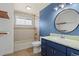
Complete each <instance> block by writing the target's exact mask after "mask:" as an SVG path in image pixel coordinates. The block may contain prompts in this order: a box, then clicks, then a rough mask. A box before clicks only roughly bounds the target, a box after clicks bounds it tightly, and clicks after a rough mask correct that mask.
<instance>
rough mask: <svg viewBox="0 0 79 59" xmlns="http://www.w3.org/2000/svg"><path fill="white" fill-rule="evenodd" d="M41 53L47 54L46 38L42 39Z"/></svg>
mask: <svg viewBox="0 0 79 59" xmlns="http://www.w3.org/2000/svg"><path fill="white" fill-rule="evenodd" d="M41 55H43V56H46V55H47V40H46V39H44V38H42V40H41Z"/></svg>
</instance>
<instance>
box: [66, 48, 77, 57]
mask: <svg viewBox="0 0 79 59" xmlns="http://www.w3.org/2000/svg"><path fill="white" fill-rule="evenodd" d="M67 56H79V51H78V50H75V49H72V48H67Z"/></svg>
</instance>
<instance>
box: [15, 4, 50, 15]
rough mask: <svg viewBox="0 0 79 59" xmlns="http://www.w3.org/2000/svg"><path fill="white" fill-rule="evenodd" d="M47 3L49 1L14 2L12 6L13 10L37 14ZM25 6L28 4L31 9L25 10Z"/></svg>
mask: <svg viewBox="0 0 79 59" xmlns="http://www.w3.org/2000/svg"><path fill="white" fill-rule="evenodd" d="M47 5H49V3H15V4H14V8H15V11H20V12H25V13H30V14H35V15H38V14H39V12H40V10H42V9H43V8H45V7H46V6H47ZM26 6H30V7H31V9H30V10H27V9H26Z"/></svg>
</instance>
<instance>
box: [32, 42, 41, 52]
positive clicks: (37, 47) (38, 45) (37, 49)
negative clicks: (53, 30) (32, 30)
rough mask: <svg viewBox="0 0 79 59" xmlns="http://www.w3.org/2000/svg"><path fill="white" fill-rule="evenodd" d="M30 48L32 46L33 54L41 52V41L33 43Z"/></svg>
mask: <svg viewBox="0 0 79 59" xmlns="http://www.w3.org/2000/svg"><path fill="white" fill-rule="evenodd" d="M32 46H33V53H39V52H41V41H33V42H32Z"/></svg>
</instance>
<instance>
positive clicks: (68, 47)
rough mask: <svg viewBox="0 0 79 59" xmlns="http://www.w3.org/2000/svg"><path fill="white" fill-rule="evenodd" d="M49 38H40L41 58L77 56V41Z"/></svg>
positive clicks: (78, 42) (78, 49) (78, 48)
mask: <svg viewBox="0 0 79 59" xmlns="http://www.w3.org/2000/svg"><path fill="white" fill-rule="evenodd" d="M49 37H50V36H49ZM49 37H42V38H41V54H42V55H43V56H78V55H79V41H76V40H72V39H62V38H55V37H51V38H49Z"/></svg>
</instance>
